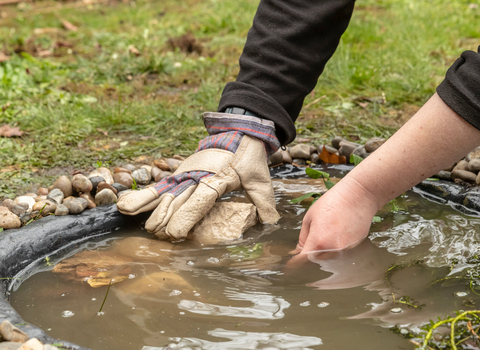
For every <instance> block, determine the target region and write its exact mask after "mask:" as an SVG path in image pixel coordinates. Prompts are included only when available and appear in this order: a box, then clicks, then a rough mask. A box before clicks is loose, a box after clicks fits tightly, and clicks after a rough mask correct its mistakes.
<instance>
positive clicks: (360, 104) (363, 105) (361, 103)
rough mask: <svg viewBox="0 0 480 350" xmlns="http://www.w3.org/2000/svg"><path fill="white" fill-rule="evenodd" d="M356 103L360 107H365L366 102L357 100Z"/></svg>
mask: <svg viewBox="0 0 480 350" xmlns="http://www.w3.org/2000/svg"><path fill="white" fill-rule="evenodd" d="M358 105H359V106H360V107H362V108H367V106H368V102H358Z"/></svg>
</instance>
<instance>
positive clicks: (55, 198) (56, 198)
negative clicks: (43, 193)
mask: <svg viewBox="0 0 480 350" xmlns="http://www.w3.org/2000/svg"><path fill="white" fill-rule="evenodd" d="M64 198H65V195H64V194H63V192H62V191H60V190H59V189H58V188H54V189H53V190H51V191H50V192H49V193H48V195H47V199H49V200H51V201H52V202H55V203H57V204H62V202H63V199H64Z"/></svg>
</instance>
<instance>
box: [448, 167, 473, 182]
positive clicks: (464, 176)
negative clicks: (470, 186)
mask: <svg viewBox="0 0 480 350" xmlns="http://www.w3.org/2000/svg"><path fill="white" fill-rule="evenodd" d="M451 177H452V179H453V180H455V179H460V180H463V181H465V182H468V183H475V181H476V179H477V175H475V174H474V173H472V172H470V171H467V170H453V171H452V174H451Z"/></svg>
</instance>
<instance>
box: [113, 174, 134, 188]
mask: <svg viewBox="0 0 480 350" xmlns="http://www.w3.org/2000/svg"><path fill="white" fill-rule="evenodd" d="M113 180H114V181H115V182H114V183H118V184H122V185H124V186H125V187H128V188H132V185H133V177H132V175H131V174H129V173H116V174H113Z"/></svg>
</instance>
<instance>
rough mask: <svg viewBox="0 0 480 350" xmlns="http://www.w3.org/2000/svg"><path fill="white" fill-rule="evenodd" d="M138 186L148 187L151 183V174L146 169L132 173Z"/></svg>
mask: <svg viewBox="0 0 480 350" xmlns="http://www.w3.org/2000/svg"><path fill="white" fill-rule="evenodd" d="M132 176H133V178H134V179H135V181H136V182H137V185H148V184H149V183H150V178H151V174H150V173H149V172H148V170H147V169H145V168H140V169H137V170H135V171H133V173H132Z"/></svg>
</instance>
